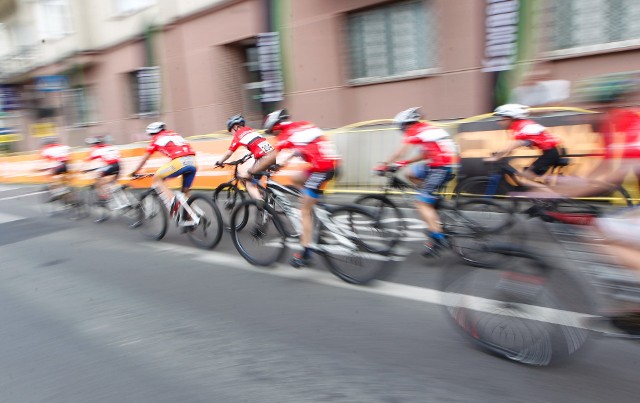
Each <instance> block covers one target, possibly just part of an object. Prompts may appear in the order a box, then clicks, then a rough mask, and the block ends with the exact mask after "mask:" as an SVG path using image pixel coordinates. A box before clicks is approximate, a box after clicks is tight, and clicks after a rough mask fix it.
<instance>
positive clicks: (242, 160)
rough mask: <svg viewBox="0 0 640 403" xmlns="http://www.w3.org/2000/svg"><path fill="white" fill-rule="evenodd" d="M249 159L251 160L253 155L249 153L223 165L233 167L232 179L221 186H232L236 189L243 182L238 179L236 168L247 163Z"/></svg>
mask: <svg viewBox="0 0 640 403" xmlns="http://www.w3.org/2000/svg"><path fill="white" fill-rule="evenodd" d="M251 158H253V155H252V154H251V153H248V154H245V155H244V156H243V157H242V158H240V159H237V160H235V161H231V162H229V163H225V164H224V165H233V177H232V178H231V179H230V180H228V181H227V182H224V183H223V185H233V186H235V187H238V184H239V183H241V182H243V181H242V180H241V179H240V178H238V167H239V166H240V165H242V164H244V163H245V162H247V161H249V160H250V159H251Z"/></svg>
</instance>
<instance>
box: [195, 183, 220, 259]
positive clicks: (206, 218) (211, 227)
mask: <svg viewBox="0 0 640 403" xmlns="http://www.w3.org/2000/svg"><path fill="white" fill-rule="evenodd" d="M187 204H189V207H191V209H192V210H193V211H194V212H195V213H196V214H197V215H198V217H199V222H198V225H196V226H193V227H188V228H187V235H188V236H189V239H190V240H191V242H193V244H194V245H196V246H198V247H199V248H202V249H212V248H214V247H215V246H216V245H218V242H220V238H222V227H223V223H222V215H221V214H220V210H218V207H216V205H215V204H213V202H212V201H211V200H209V199H208V198H206V197H205V196H204V195H200V194H196V195H193V196H191V197H190V198H189V200H188V201H187ZM189 219H190V217H186V220H189Z"/></svg>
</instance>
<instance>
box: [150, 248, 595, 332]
mask: <svg viewBox="0 0 640 403" xmlns="http://www.w3.org/2000/svg"><path fill="white" fill-rule="evenodd" d="M144 246H145V247H151V248H154V249H156V250H159V251H168V252H176V253H183V254H185V255H189V256H190V257H191V258H192V259H194V260H197V261H199V262H203V263H211V264H215V265H218V266H220V265H221V266H227V267H231V268H234V269H241V270H246V271H250V272H253V273H262V274H267V275H271V276H277V277H281V278H287V279H292V280H299V281H305V282H310V283H315V284H321V285H327V286H331V287H337V288H344V289H349V290H354V291H360V292H365V293H370V294H377V295H384V296H388V297H394V298H401V299H407V300H411V301H416V302H422V303H428V304H435V305H442V306H453V307H464V308H467V309H472V310H474V311H480V312H489V313H495V312H498V311H499V312H500V315H503V316H511V317H522V318H527V319H533V320H536V321H541V322H547V323H552V324H557V325H564V326H571V327H576V328H582V329H591V330H599V329H595V328H590V327H589V326H588V325H587V324H586V320H587V319H589V318H593V317H595V316H593V315H588V314H584V313H579V312H572V311H564V310H560V309H553V308H544V307H540V306H535V305H527V304H519V303H510V304H509V305H510V307H511V308H510V309H505V308H504V303H502V302H500V301H496V300H492V299H488V298H481V297H475V296H471V295H466V294H456V293H448V292H444V291H439V290H435V289H431V288H424V287H416V286H412V285H406V284H399V283H392V282H387V281H374V282H372V283H371V284H370V285H368V286H358V285H352V284H348V283H345V282H344V281H342V280H340V279H338V278H336V277H335V276H333V275H332V274H331V273H329V272H326V271H319V270H296V269H294V268H292V267H290V266H287V265H283V264H276V265H274V266H273V267H265V268H260V267H258V266H253V265H251V264H250V263H248V262H247V261H246V260H244V259H243V258H242V257H241V256H236V255H232V254H229V253H223V252H215V251H209V252H202V251H198V250H195V249H193V248H190V247H186V246H177V245H167V244H162V243H149V242H146V243H144ZM514 308H515V309H514Z"/></svg>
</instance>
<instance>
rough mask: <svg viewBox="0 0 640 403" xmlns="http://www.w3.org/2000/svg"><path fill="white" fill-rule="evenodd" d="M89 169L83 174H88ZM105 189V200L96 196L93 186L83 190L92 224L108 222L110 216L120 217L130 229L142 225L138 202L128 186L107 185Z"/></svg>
mask: <svg viewBox="0 0 640 403" xmlns="http://www.w3.org/2000/svg"><path fill="white" fill-rule="evenodd" d="M93 170H95V169H90V170H87V171H85V172H90V171H93ZM105 186H106V188H107V198H106V199H101V198H100V197H99V195H98V192H97V189H96V186H95V184H92V185H90V186H89V187H88V188H87V189H86V190H85V195H84V199H85V203H86V205H87V207H88V209H89V214H90V215H93V216H94V222H96V223H102V222H104V221H106V220H108V219H109V218H110V216H111V214H113V213H116V214H120V215H122V216H123V217H124V218H125V220H126V221H127V225H128V226H129V227H130V228H137V227H138V226H140V224H141V223H142V221H141V215H142V213H141V211H140V202H139V201H138V198H137V197H136V195H135V194H134V193H133V191H132V190H131V188H129V186H128V185H121V184H119V183H117V182H116V183H109V184H106V185H105Z"/></svg>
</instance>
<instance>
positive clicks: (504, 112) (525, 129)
mask: <svg viewBox="0 0 640 403" xmlns="http://www.w3.org/2000/svg"><path fill="white" fill-rule="evenodd" d="M493 114H494V115H495V116H499V117H501V118H502V119H501V120H500V122H499V124H500V126H502V127H503V128H504V129H506V130H509V131H510V132H511V133H512V135H513V141H512V142H511V143H510V144H509V145H508V146H507V147H506V148H504V149H503V150H501V151H498V152H496V153H494V155H493V157H490V158H486V161H498V160H500V159H501V158H503V157H506V156H507V155H509V154H511V152H513V151H514V150H515V149H517V148H520V147H531V148H537V149H539V150H541V151H542V155H541V156H540V157H538V158H537V159H536V160H535V161H534V162H533V164H531V166H530V167H527V168H526V169H525V170H524V171H523V172H521V175H522V176H523V177H524V178H526V179H528V180H530V181H533V180H534V179H536V178H537V177H540V176H542V175H544V174H545V173H546V172H547V171H548V170H549V169H550V168H551V167H553V166H556V165H558V164H559V163H560V158H561V157H562V156H563V155H564V150H563V149H562V148H561V147H560V139H559V138H558V137H556V136H555V135H554V134H552V133H551V132H549V131H548V130H547V128H546V127H544V126H542V125H540V124H538V123H536V122H534V121H533V120H530V119H527V118H528V117H529V107H528V106H526V105H520V104H505V105H502V106H499V107H497V108H496V109H495V111H494V112H493ZM534 186H535V184H534Z"/></svg>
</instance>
